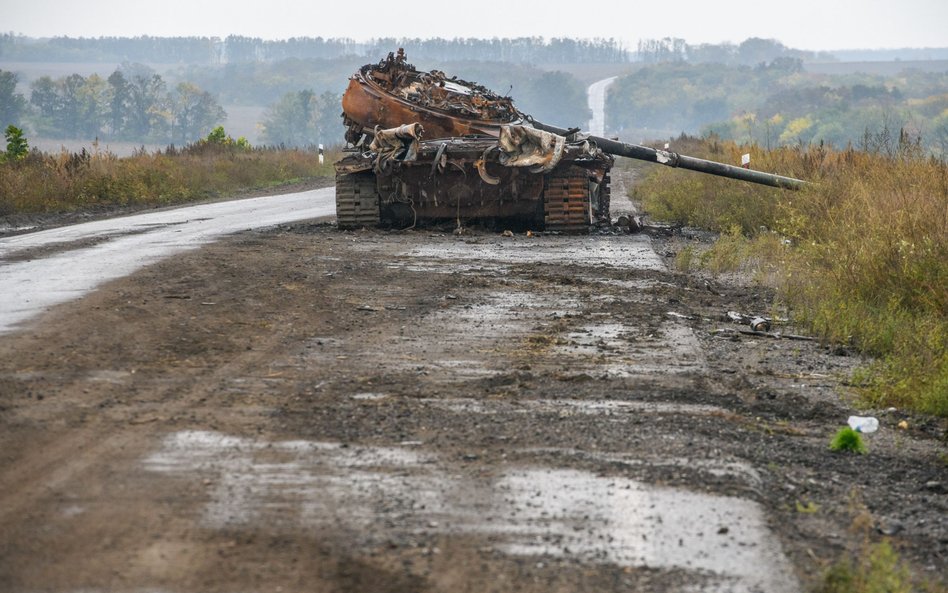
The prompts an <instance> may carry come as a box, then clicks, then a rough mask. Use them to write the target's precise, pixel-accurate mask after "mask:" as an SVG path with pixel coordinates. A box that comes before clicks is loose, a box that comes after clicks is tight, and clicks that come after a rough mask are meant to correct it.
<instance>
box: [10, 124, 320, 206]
mask: <svg viewBox="0 0 948 593" xmlns="http://www.w3.org/2000/svg"><path fill="white" fill-rule="evenodd" d="M12 127H13V126H11V128H12ZM16 132H19V130H17V129H14V130H12V131H11V130H9V129H8V131H7V140H8V142H7V151H5V152H4V153H3V158H2V159H0V216H7V215H12V214H40V213H43V214H51V213H64V212H72V211H76V210H95V209H100V208H114V207H122V206H135V205H140V206H164V205H171V204H177V203H183V202H189V201H194V200H201V199H207V198H213V197H216V196H221V195H227V194H233V193H235V192H240V191H245V190H253V189H262V188H270V187H277V186H280V185H287V184H291V183H298V182H304V181H310V180H313V179H316V178H326V179H327V180H328V179H330V178H331V177H332V175H333V169H332V164H331V163H332V162H333V160H334V157H333V155H332V154H326V155H325V162H324V164H320V163H319V155H318V153H317V152H316V151H314V150H303V149H288V148H285V147H252V146H250V144H249V143H248V142H247V141H246V140H245V139H243V138H238V139H236V140H235V139H233V138H231V137H230V136H228V135H227V134H226V133H225V131H224V129H223V128H222V127H217V128H215V129H214V130H212V131H211V132H210V133H209V134H208V136H207V137H206V138H204V139H202V140H200V141H198V142H195V143H192V144H189V145H187V146H185V147H184V148H180V149H178V148H175V147H168V148H167V149H166V150H163V151H157V152H153V153H148V152H144V151H141V152H139V153H136V154H135V155H133V156H131V157H124V158H119V157H117V156H115V155H114V154H112V153H110V152H108V151H99V150H95V149H93V150H92V151H91V152H90V151H86V150H82V151H81V152H79V153H70V152H65V151H63V152H60V153H58V154H48V153H43V152H39V151H36V150H33V151H30V152H26V151H25V150H24V149H23V146H24V144H25V140H24V139H23V138H22V135H20V134H17V133H16Z"/></svg>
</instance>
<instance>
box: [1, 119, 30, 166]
mask: <svg viewBox="0 0 948 593" xmlns="http://www.w3.org/2000/svg"><path fill="white" fill-rule="evenodd" d="M4 136H5V137H6V140H7V152H6V154H5V155H4V158H5V159H6V160H11V161H18V160H20V159H22V158H25V157H26V155H27V153H28V152H29V151H30V145H29V143H27V141H26V138H24V137H23V130H21V129H20V128H18V127H16V126H14V125H13V124H10V125H9V126H7V129H6V132H4Z"/></svg>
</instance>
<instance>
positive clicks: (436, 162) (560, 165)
mask: <svg viewBox="0 0 948 593" xmlns="http://www.w3.org/2000/svg"><path fill="white" fill-rule="evenodd" d="M342 108H343V114H342V115H343V121H344V124H345V126H346V136H345V137H346V142H347V149H346V151H347V152H348V154H347V155H346V156H345V157H343V158H342V159H341V160H339V161H337V162H336V163H335V170H336V219H337V223H338V226H339V228H342V229H351V228H360V227H363V226H388V227H397V228H407V227H414V226H416V225H424V224H430V223H437V222H445V221H454V222H455V223H456V224H457V225H458V226H460V225H461V222H462V221H465V222H471V221H480V222H484V223H488V224H491V223H493V224H495V225H496V226H501V225H502V226H503V227H504V228H512V227H516V228H527V229H533V230H545V231H562V232H587V231H588V230H589V229H590V227H591V226H593V225H609V224H610V213H609V192H610V170H611V168H612V165H613V163H614V155H615V156H626V157H630V158H635V159H641V160H647V161H651V162H655V163H659V164H664V165H668V166H672V167H682V168H687V169H692V170H697V171H701V172H704V173H710V174H713V175H722V176H725V177H732V178H735V179H743V180H745V181H751V182H754V183H764V184H766V185H772V186H777V187H786V188H790V189H795V188H798V187H799V186H800V185H802V183H803V182H802V181H799V180H796V179H791V178H788V177H781V176H778V175H771V174H768V173H762V172H759V171H753V170H750V169H743V168H739V167H733V166H730V165H726V164H723V163H716V162H713V161H706V160H703V159H696V158H693V157H687V156H684V155H679V154H677V153H674V152H670V151H664V150H657V149H653V148H649V147H647V146H639V145H634V144H626V143H623V142H618V141H616V140H610V139H607V138H600V137H597V136H589V135H587V134H583V133H581V132H580V130H579V129H578V128H573V129H565V128H559V127H556V126H551V125H547V124H543V123H540V122H538V121H535V120H534V119H533V118H532V117H530V116H528V115H525V114H523V113H521V112H520V111H518V110H517V108H516V107H515V106H514V104H513V101H512V99H511V98H510V97H503V96H499V95H497V94H496V93H494V92H492V91H490V90H489V89H487V88H485V87H483V86H480V85H478V84H475V83H471V82H466V81H464V80H459V79H458V78H456V77H452V78H448V77H447V75H445V74H444V73H443V72H440V71H438V70H433V71H431V72H419V71H418V70H416V69H415V68H414V66H412V65H411V64H409V63H408V62H407V60H406V57H405V53H404V51H403V50H401V49H400V50H398V53H397V54H394V53H390V54H389V55H388V57H387V58H386V59H384V60H382V61H381V62H379V63H378V64H369V65H366V66H363V67H362V68H361V69H360V70H359V71H358V72H357V73H356V74H355V75H354V76H352V78H351V79H350V80H349V86H348V88H347V89H346V92H345V94H344V95H343V97H342Z"/></svg>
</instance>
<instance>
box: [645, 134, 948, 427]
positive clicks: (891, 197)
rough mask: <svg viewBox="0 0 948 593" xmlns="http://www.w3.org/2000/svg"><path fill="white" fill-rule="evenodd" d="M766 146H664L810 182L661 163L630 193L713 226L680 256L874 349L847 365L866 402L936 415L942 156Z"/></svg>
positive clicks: (942, 399)
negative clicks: (707, 244) (738, 278)
mask: <svg viewBox="0 0 948 593" xmlns="http://www.w3.org/2000/svg"><path fill="white" fill-rule="evenodd" d="M885 148H886V150H877V151H875V152H873V153H869V152H862V151H856V150H845V151H835V150H832V149H828V148H824V147H810V148H805V149H804V148H795V149H794V148H786V149H780V150H776V151H772V152H764V151H761V150H759V149H756V148H754V147H751V148H747V147H739V146H737V145H734V144H730V143H721V142H716V141H714V140H695V139H679V141H677V142H675V143H673V149H674V150H676V151H678V152H681V153H683V154H691V155H694V156H701V157H705V158H709V159H713V160H718V161H723V162H731V163H734V162H740V155H741V154H742V153H743V152H750V153H751V155H752V161H751V162H752V163H753V165H754V168H756V169H760V170H764V171H774V172H778V173H781V174H784V175H789V176H792V177H797V178H801V179H805V180H807V181H810V182H812V183H811V184H810V185H808V186H807V188H806V189H804V190H803V191H799V192H791V191H784V190H778V189H771V188H767V187H764V186H756V185H752V184H749V183H742V182H738V181H732V180H728V179H721V178H717V177H712V176H708V175H700V174H697V173H692V172H688V171H678V170H673V169H667V168H664V167H654V168H650V169H649V170H648V174H647V176H646V178H645V179H644V181H643V182H641V183H639V184H638V185H637V186H636V188H635V190H634V191H635V194H636V197H637V198H638V199H640V200H641V202H642V203H643V204H644V207H645V209H646V211H647V212H648V213H649V214H650V215H651V216H652V217H653V218H655V219H659V220H667V221H675V222H679V223H682V224H687V225H690V226H698V227H703V228H708V229H712V230H715V231H718V232H720V233H721V238H720V239H719V240H718V242H717V243H716V244H715V245H714V246H713V247H712V248H711V249H710V250H708V251H706V252H703V253H698V252H697V251H696V250H691V249H686V250H684V251H683V252H682V253H681V254H680V255H679V265H681V266H682V267H688V266H692V265H699V266H703V267H706V268H709V269H711V270H713V271H724V270H728V269H744V270H749V271H753V272H755V273H756V274H757V276H758V278H759V279H760V280H762V281H764V282H766V283H769V284H772V285H774V286H776V287H777V288H778V289H779V294H780V296H781V299H782V301H783V304H785V305H786V306H787V307H789V309H790V311H791V313H792V314H793V317H794V319H795V320H796V321H799V322H802V323H803V324H805V325H806V326H808V327H809V328H810V330H811V331H813V332H815V333H816V334H817V335H819V336H820V337H822V338H824V339H826V340H829V341H833V342H839V343H844V344H850V345H852V346H855V347H856V348H858V349H859V350H861V351H862V352H865V353H868V354H871V355H873V356H874V357H875V362H874V363H873V364H871V365H870V366H869V368H866V369H864V370H863V371H861V372H860V373H859V375H858V376H857V377H855V380H854V383H856V384H857V385H859V387H858V389H857V391H858V393H859V395H860V396H861V398H862V400H863V402H864V403H866V404H868V405H872V406H878V407H883V406H898V407H903V408H909V409H914V410H917V411H921V412H926V413H931V414H936V415H939V416H943V417H944V416H948V165H946V163H945V162H944V161H940V160H937V159H932V158H928V157H925V156H924V155H922V154H920V151H919V150H918V148H917V146H913V145H911V144H899V145H898V146H895V147H885Z"/></svg>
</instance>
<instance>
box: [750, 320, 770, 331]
mask: <svg viewBox="0 0 948 593" xmlns="http://www.w3.org/2000/svg"><path fill="white" fill-rule="evenodd" d="M750 327H751V329H752V330H754V331H755V332H765V331H770V321H768V320H766V319H764V318H763V317H755V318H753V319H751V322H750Z"/></svg>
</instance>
